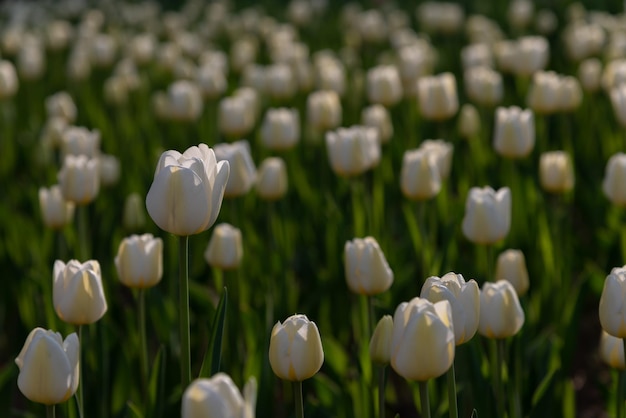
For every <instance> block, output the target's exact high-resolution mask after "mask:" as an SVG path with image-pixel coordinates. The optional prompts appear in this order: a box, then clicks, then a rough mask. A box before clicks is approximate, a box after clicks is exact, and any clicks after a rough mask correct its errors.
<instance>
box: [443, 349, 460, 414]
mask: <svg viewBox="0 0 626 418" xmlns="http://www.w3.org/2000/svg"><path fill="white" fill-rule="evenodd" d="M446 377H447V379H448V412H449V416H450V418H458V416H459V411H458V407H457V402H456V376H455V373H454V361H453V362H452V366H450V368H449V369H448V373H447V374H446Z"/></svg>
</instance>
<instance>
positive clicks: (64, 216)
mask: <svg viewBox="0 0 626 418" xmlns="http://www.w3.org/2000/svg"><path fill="white" fill-rule="evenodd" d="M39 206H40V207H41V215H42V218H43V222H44V224H46V226H47V227H49V228H52V229H59V228H62V227H64V226H65V225H67V224H68V223H70V222H71V220H72V218H73V217H74V203H73V202H70V201H67V200H65V198H64V197H63V194H62V193H61V187H60V186H59V185H58V184H56V185H54V186H52V187H50V188H49V189H46V188H43V187H42V188H40V189H39Z"/></svg>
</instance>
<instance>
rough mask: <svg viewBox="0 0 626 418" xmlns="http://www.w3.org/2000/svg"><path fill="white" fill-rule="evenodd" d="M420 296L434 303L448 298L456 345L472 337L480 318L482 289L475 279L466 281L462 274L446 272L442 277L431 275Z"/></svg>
mask: <svg viewBox="0 0 626 418" xmlns="http://www.w3.org/2000/svg"><path fill="white" fill-rule="evenodd" d="M420 297H421V298H424V299H428V300H429V301H431V302H432V303H436V302H439V301H442V300H447V301H448V302H449V303H450V307H451V309H452V324H453V326H454V327H453V328H454V338H455V343H456V345H461V344H463V343H465V342H467V341H469V340H471V339H472V337H473V336H474V334H476V330H477V329H478V320H479V318H480V290H479V289H478V284H477V283H476V281H474V280H470V281H469V282H465V278H463V276H462V275H461V274H456V273H453V272H450V273H446V274H445V275H444V276H442V277H441V278H439V277H437V276H431V277H429V278H428V279H426V282H424V285H423V286H422V291H421V293H420Z"/></svg>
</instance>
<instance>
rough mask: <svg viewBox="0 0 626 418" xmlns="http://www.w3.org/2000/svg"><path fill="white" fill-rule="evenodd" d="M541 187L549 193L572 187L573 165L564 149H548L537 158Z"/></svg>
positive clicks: (560, 191)
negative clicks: (548, 150)
mask: <svg viewBox="0 0 626 418" xmlns="http://www.w3.org/2000/svg"><path fill="white" fill-rule="evenodd" d="M539 180H540V182H541V187H543V188H544V189H545V190H546V191H548V192H551V193H564V192H568V191H570V190H572V188H573V187H574V167H573V165H572V160H571V158H570V157H569V154H567V153H566V152H564V151H550V152H545V153H543V154H541V157H540V158H539Z"/></svg>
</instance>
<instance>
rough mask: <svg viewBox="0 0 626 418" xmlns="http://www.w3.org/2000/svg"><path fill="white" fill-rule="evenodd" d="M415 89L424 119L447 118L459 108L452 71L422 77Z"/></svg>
mask: <svg viewBox="0 0 626 418" xmlns="http://www.w3.org/2000/svg"><path fill="white" fill-rule="evenodd" d="M417 89H418V90H417V91H418V96H417V97H418V99H419V106H420V109H421V112H422V116H424V118H426V119H434V120H444V119H449V118H450V117H452V116H454V114H455V113H456V112H457V110H458V109H459V98H458V96H457V92H456V79H455V78H454V75H453V74H452V73H442V74H439V75H437V76H427V77H422V78H420V79H419V80H418V82H417Z"/></svg>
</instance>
